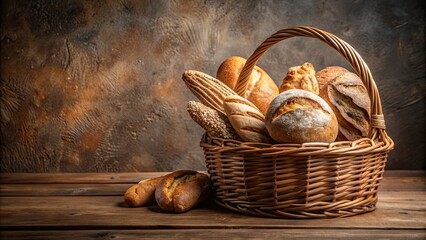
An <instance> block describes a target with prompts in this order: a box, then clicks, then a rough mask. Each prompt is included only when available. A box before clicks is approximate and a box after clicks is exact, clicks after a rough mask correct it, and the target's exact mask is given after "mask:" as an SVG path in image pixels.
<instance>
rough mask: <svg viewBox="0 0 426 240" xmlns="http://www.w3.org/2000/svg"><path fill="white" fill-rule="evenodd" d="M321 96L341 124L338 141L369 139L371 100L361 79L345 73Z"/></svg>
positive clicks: (328, 84)
mask: <svg viewBox="0 0 426 240" xmlns="http://www.w3.org/2000/svg"><path fill="white" fill-rule="evenodd" d="M320 96H321V97H322V98H323V99H324V100H325V101H326V102H327V103H328V104H329V105H330V107H331V108H332V109H333V111H334V113H335V114H336V117H337V120H338V122H339V135H338V138H337V140H350V141H353V140H356V139H359V138H362V137H367V136H368V134H369V131H370V114H371V100H370V97H369V96H368V92H367V89H366V88H365V86H364V84H363V82H362V81H361V79H360V78H359V77H358V76H357V75H356V74H354V73H351V72H347V73H343V74H341V75H339V76H337V77H336V78H334V79H333V80H331V81H329V82H328V83H327V84H326V85H324V87H323V88H322V89H321V92H320Z"/></svg>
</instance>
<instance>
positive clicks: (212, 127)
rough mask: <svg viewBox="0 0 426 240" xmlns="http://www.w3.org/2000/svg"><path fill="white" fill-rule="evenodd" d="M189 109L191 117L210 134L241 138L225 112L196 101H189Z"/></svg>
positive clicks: (225, 137)
mask: <svg viewBox="0 0 426 240" xmlns="http://www.w3.org/2000/svg"><path fill="white" fill-rule="evenodd" d="M187 110H188V113H189V115H190V116H191V118H192V119H193V120H194V121H195V122H196V123H198V125H200V126H201V127H202V128H204V130H206V132H207V133H209V134H210V136H212V137H219V138H223V139H233V140H241V138H240V137H239V135H238V133H237V132H236V131H235V130H234V128H233V127H232V125H231V123H230V122H229V119H228V117H227V116H226V115H225V114H223V113H221V112H219V111H217V110H215V109H212V108H210V107H207V106H206V105H204V104H203V103H200V102H196V101H189V102H188V107H187Z"/></svg>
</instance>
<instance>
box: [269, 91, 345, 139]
mask: <svg viewBox="0 0 426 240" xmlns="http://www.w3.org/2000/svg"><path fill="white" fill-rule="evenodd" d="M265 123H266V128H267V129H268V132H269V134H270V135H271V137H272V138H273V139H274V140H275V141H277V142H280V143H305V142H333V141H334V140H335V139H336V137H337V133H338V123H337V119H336V116H335V115H334V113H333V111H332V110H331V108H330V107H329V106H328V104H327V103H326V102H325V101H324V100H323V99H321V98H320V97H319V96H317V95H315V94H314V93H312V92H309V91H306V90H300V89H291V90H287V91H285V92H282V93H280V94H279V95H278V96H277V97H276V98H275V99H274V100H273V101H272V103H271V105H270V106H269V109H268V112H267V114H266V118H265Z"/></svg>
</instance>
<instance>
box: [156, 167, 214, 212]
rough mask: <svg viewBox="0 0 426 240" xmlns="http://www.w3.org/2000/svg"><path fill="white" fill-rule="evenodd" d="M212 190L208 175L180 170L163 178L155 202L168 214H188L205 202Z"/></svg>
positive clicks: (157, 189)
mask: <svg viewBox="0 0 426 240" xmlns="http://www.w3.org/2000/svg"><path fill="white" fill-rule="evenodd" d="M211 188H212V183H211V181H210V178H209V176H207V175H206V174H203V173H199V172H196V171H192V170H180V171H176V172H172V173H170V174H167V175H165V176H164V177H163V179H162V180H161V182H160V183H159V184H158V186H157V188H156V190H155V200H156V201H157V204H158V206H159V207H160V208H161V209H163V210H166V211H168V212H178V213H181V212H186V211H188V210H190V209H192V208H194V207H195V206H196V205H198V204H199V203H200V202H201V201H203V200H205V199H206V198H207V196H208V195H209V193H210V191H211Z"/></svg>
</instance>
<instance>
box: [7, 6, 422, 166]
mask: <svg viewBox="0 0 426 240" xmlns="http://www.w3.org/2000/svg"><path fill="white" fill-rule="evenodd" d="M1 5H2V6H1V97H0V100H1V101H0V104H1V105H0V106H1V149H0V150H1V165H0V167H1V171H29V172H40V171H41V172H55V171H63V172H69V171H77V172H80V171H171V170H177V169H183V168H191V169H199V170H204V169H205V165H204V162H203V153H202V150H201V148H200V147H199V140H200V138H201V136H202V133H203V131H202V130H201V128H200V127H198V126H197V125H196V124H195V123H194V122H192V120H191V119H190V117H189V116H188V114H187V112H186V105H187V102H188V101H189V100H195V97H194V96H193V95H192V94H191V93H190V92H189V90H188V89H186V87H185V85H184V83H183V82H182V80H181V74H182V72H183V71H184V70H187V69H196V70H200V71H203V72H206V73H208V74H211V75H215V72H216V69H217V67H218V66H219V64H220V63H221V62H222V61H223V60H224V59H225V58H227V57H229V56H231V55H240V56H243V57H246V58H247V57H249V56H250V54H251V53H252V52H253V51H254V49H255V47H256V46H257V45H259V44H260V43H261V42H262V41H263V40H264V39H265V38H266V37H268V36H270V35H271V34H272V33H274V32H275V31H277V30H279V29H282V28H286V27H290V26H293V25H309V26H315V27H318V28H321V29H324V30H327V31H329V32H331V33H334V34H336V35H337V36H339V37H341V38H342V39H344V40H345V41H347V42H348V43H350V44H351V45H352V46H353V47H354V48H355V49H357V51H358V52H359V53H360V54H361V55H362V56H363V58H364V60H365V61H366V62H367V64H368V65H369V67H370V69H371V71H372V73H373V76H374V77H375V80H376V82H377V85H378V87H379V90H380V92H381V97H382V103H383V105H384V112H385V117H386V120H387V126H388V133H389V135H390V136H391V137H392V138H393V139H394V140H395V142H396V149H395V150H394V151H393V152H392V153H391V155H390V157H389V162H388V165H387V167H388V169H390V168H393V169H421V168H422V169H425V168H426V164H425V162H424V158H425V140H424V139H425V89H426V86H425V39H424V35H425V32H424V30H425V18H424V15H425V10H424V9H425V8H424V4H421V1H399V0H391V1H389V0H386V1H385V0H382V1H368V0H364V1H338V0H336V1H225V0H221V1H177V0H174V1H168V0H161V1H159V0H153V1H137V0H134V1H133V0H122V1H113V0H111V1H82V0H81V1H80V0H73V1H54V0H52V1H24V0H23V1H12V0H11V1H2V3H1ZM306 61H309V62H311V63H313V64H314V66H315V68H316V69H317V70H320V69H321V68H323V67H324V66H327V65H341V66H344V67H349V66H348V65H347V63H346V62H345V61H344V60H343V58H341V57H340V56H339V55H338V54H337V53H336V52H334V51H333V50H332V49H331V48H329V47H327V46H326V45H324V44H322V43H320V42H319V41H318V40H313V39H289V40H286V41H285V42H282V43H280V44H279V45H277V46H274V47H273V48H272V49H270V50H269V51H268V52H267V53H266V54H265V55H264V56H263V57H262V59H261V61H260V62H259V65H260V66H261V67H262V68H264V70H266V71H267V72H268V73H269V74H270V75H271V77H272V78H273V79H274V80H275V81H276V82H277V84H280V83H281V80H282V78H283V75H284V74H285V73H286V72H287V69H288V68H289V67H291V66H295V65H300V64H302V63H303V62H306Z"/></svg>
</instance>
